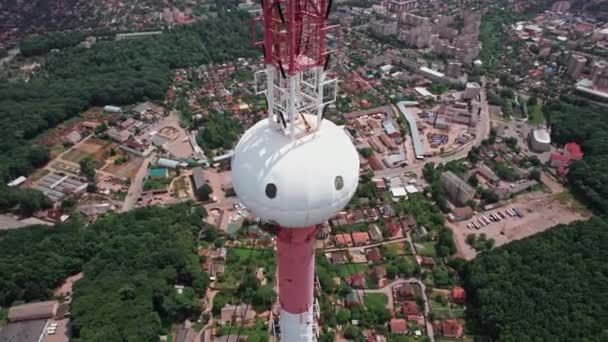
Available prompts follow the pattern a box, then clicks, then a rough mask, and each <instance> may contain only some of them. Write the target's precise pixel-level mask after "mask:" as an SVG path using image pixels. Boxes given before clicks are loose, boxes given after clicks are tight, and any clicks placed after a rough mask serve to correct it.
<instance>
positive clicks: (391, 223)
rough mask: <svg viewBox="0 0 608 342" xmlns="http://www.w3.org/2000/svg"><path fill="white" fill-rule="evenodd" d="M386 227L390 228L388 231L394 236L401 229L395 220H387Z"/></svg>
mask: <svg viewBox="0 0 608 342" xmlns="http://www.w3.org/2000/svg"><path fill="white" fill-rule="evenodd" d="M386 228H387V229H388V233H389V234H390V236H394V235H395V234H397V233H398V232H399V229H400V227H399V225H398V224H397V223H395V222H394V221H393V220H387V221H386Z"/></svg>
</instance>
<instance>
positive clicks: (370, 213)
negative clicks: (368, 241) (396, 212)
mask: <svg viewBox="0 0 608 342" xmlns="http://www.w3.org/2000/svg"><path fill="white" fill-rule="evenodd" d="M363 214H364V215H365V217H366V218H367V222H376V221H378V218H379V217H378V211H376V209H375V208H367V209H364V210H363Z"/></svg>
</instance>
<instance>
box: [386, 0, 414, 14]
mask: <svg viewBox="0 0 608 342" xmlns="http://www.w3.org/2000/svg"><path fill="white" fill-rule="evenodd" d="M384 6H385V7H386V9H387V10H388V11H389V12H392V13H402V12H405V11H411V10H413V9H414V8H416V7H418V0H387V1H385V2H384Z"/></svg>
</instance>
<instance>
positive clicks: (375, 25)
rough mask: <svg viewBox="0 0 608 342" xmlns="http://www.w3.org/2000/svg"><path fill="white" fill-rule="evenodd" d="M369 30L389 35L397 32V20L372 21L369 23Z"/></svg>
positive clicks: (381, 34)
mask: <svg viewBox="0 0 608 342" xmlns="http://www.w3.org/2000/svg"><path fill="white" fill-rule="evenodd" d="M369 28H370V30H371V31H372V32H373V33H375V34H377V35H380V36H390V35H394V34H397V22H396V21H393V22H390V21H380V20H378V21H373V22H371V23H370V24H369Z"/></svg>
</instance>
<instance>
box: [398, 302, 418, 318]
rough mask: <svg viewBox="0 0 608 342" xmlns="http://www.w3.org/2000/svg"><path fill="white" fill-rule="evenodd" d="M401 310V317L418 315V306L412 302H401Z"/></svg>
mask: <svg viewBox="0 0 608 342" xmlns="http://www.w3.org/2000/svg"><path fill="white" fill-rule="evenodd" d="M401 309H402V310H403V316H406V317H407V316H408V315H420V310H419V309H418V304H417V303H416V302H415V301H413V300H406V301H405V302H401Z"/></svg>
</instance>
